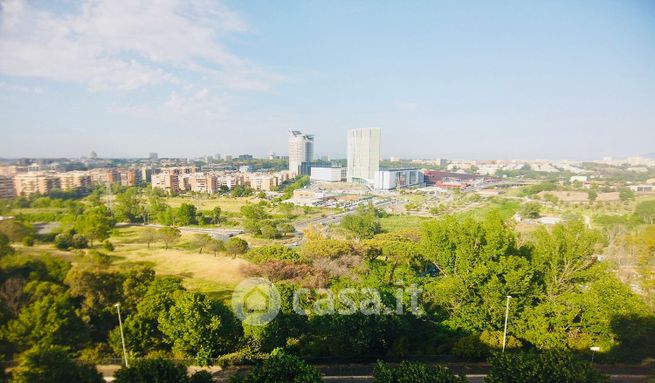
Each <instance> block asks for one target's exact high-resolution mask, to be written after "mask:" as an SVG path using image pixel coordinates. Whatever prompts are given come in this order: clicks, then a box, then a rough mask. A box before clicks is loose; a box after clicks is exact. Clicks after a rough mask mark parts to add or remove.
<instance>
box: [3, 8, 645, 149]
mask: <svg viewBox="0 0 655 383" xmlns="http://www.w3.org/2000/svg"><path fill="white" fill-rule="evenodd" d="M138 3H139V2H137V1H134V0H93V1H90V0H85V1H72V0H71V1H60V2H56V1H47V2H46V1H33V2H29V1H28V2H23V1H14V0H0V4H1V8H0V157H15V156H38V157H45V156H79V155H85V154H88V153H89V152H90V151H91V150H95V151H96V152H97V153H98V154H99V155H100V156H108V157H109V156H146V155H147V153H148V152H151V151H156V152H158V153H159V155H160V156H199V155H204V154H214V153H222V154H239V153H253V154H256V155H263V154H266V153H268V152H271V151H273V152H276V153H280V154H286V153H287V147H286V146H287V133H286V132H287V129H289V128H292V129H298V130H302V131H304V132H307V133H314V134H316V149H315V151H316V153H317V154H329V155H332V156H343V155H344V153H345V145H346V130H348V129H351V128H357V127H368V126H377V127H380V128H381V129H382V152H383V155H385V156H389V155H399V156H403V157H426V158H428V157H448V158H573V159H589V158H598V157H601V156H606V155H610V156H616V157H620V156H626V155H634V154H644V153H649V152H655V2H654V1H646V0H644V1H636V0H635V1H630V0H616V1H602V0H589V1H575V0H573V1H564V0H561V1H524V0H522V1H518V0H517V1H487V0H485V1H395V2H391V1H301V0H298V1H268V0H267V1H245V0H244V1H221V2H214V1H208V0H207V1H206V0H199V1H188V0H157V1H144V2H143V3H145V4H144V5H140V4H138Z"/></svg>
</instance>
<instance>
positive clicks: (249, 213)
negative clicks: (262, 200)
mask: <svg viewBox="0 0 655 383" xmlns="http://www.w3.org/2000/svg"><path fill="white" fill-rule="evenodd" d="M241 215H243V217H244V218H246V219H250V220H256V221H261V220H264V219H269V218H271V216H270V215H269V214H268V213H267V212H266V210H264V206H262V205H260V204H248V205H244V206H241Z"/></svg>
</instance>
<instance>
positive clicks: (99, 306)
mask: <svg viewBox="0 0 655 383" xmlns="http://www.w3.org/2000/svg"><path fill="white" fill-rule="evenodd" d="M65 282H66V284H67V285H68V286H69V290H68V291H69V294H71V296H72V297H75V298H78V299H79V300H80V301H81V304H82V307H81V310H80V314H81V316H82V318H83V319H84V321H85V322H86V323H88V324H89V325H90V327H91V336H92V339H98V340H99V339H103V338H104V337H105V336H106V334H107V331H109V329H110V328H113V327H114V326H115V323H116V316H115V315H116V311H115V310H116V309H115V308H114V304H115V303H116V302H121V301H123V282H124V276H123V275H122V274H120V273H116V272H109V271H107V270H101V269H95V268H85V267H81V266H78V267H74V268H72V269H71V270H70V271H69V272H68V275H67V276H66V280H65Z"/></svg>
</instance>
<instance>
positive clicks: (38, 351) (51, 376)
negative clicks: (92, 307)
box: [12, 346, 104, 383]
mask: <svg viewBox="0 0 655 383" xmlns="http://www.w3.org/2000/svg"><path fill="white" fill-rule="evenodd" d="M12 375H13V379H12V382H14V383H71V382H76V383H102V382H104V379H103V378H102V374H100V373H99V372H98V371H97V370H96V368H95V366H93V365H89V364H84V363H80V362H76V361H74V360H73V359H71V358H70V357H69V356H68V353H67V352H66V349H65V348H64V347H61V346H42V347H35V348H33V349H30V350H29V351H26V352H25V353H23V354H22V355H21V357H20V364H19V365H18V367H16V369H15V370H14V371H13V373H12Z"/></svg>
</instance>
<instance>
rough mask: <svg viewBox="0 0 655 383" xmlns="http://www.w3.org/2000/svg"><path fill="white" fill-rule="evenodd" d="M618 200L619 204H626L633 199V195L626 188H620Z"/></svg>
mask: <svg viewBox="0 0 655 383" xmlns="http://www.w3.org/2000/svg"><path fill="white" fill-rule="evenodd" d="M619 199H620V200H621V202H628V201H631V200H634V199H635V193H634V192H633V191H632V190H630V189H628V188H621V189H620V190H619Z"/></svg>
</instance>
